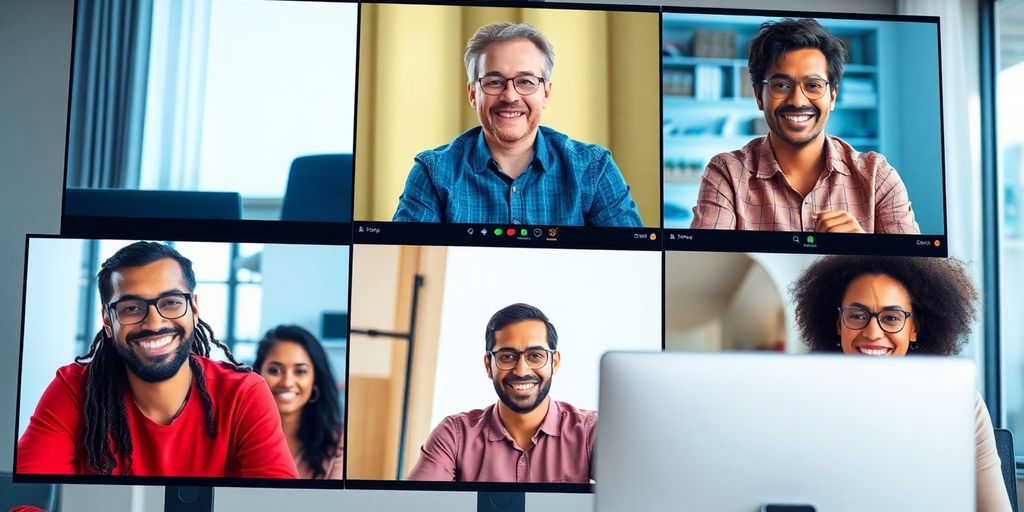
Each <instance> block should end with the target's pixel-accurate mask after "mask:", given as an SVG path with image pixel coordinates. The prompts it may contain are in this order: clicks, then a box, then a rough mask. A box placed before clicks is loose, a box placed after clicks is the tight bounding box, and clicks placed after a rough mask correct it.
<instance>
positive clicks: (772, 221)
mask: <svg viewBox="0 0 1024 512" xmlns="http://www.w3.org/2000/svg"><path fill="white" fill-rule="evenodd" d="M847 57H848V52H847V49H846V46H845V45H844V43H843V42H842V40H840V39H839V38H837V37H833V36H832V34H830V33H829V32H828V31H827V30H825V28H824V27H822V26H821V25H820V24H818V22H817V21H815V20H813V19H801V20H794V19H785V20H782V21H778V22H766V23H764V24H763V25H761V30H760V32H759V33H758V34H757V36H756V37H755V38H754V40H753V41H751V43H750V57H749V60H748V68H749V70H750V80H751V82H752V85H753V88H754V96H755V98H756V100H757V108H758V109H759V110H761V111H762V112H764V118H765V121H766V122H767V124H768V132H769V133H768V135H767V136H765V137H762V138H758V139H755V140H753V141H751V142H749V143H748V144H747V145H746V146H744V147H743V148H742V149H739V150H736V151H731V152H728V153H722V154H719V155H717V156H715V157H714V158H713V159H712V160H711V161H710V162H709V163H708V166H707V168H706V169H705V170H704V177H703V178H702V179H701V184H700V192H699V193H698V197H697V205H696V206H694V208H693V221H692V222H691V224H690V227H691V228H693V229H745V230H761V231H816V232H827V233H897V234H902V233H909V234H917V233H920V228H919V227H918V225H917V222H916V221H915V220H914V211H913V209H911V207H910V198H909V196H908V195H907V189H906V187H905V186H904V185H903V181H902V180H901V179H900V177H899V174H897V172H896V170H895V169H893V168H892V166H890V165H889V163H888V162H886V160H885V157H883V156H882V155H880V154H878V153H874V152H868V153H858V152H857V151H856V150H855V149H854V148H853V147H852V146H850V145H849V144H847V143H846V142H845V141H843V140H842V139H840V138H838V137H834V136H828V135H826V134H825V124H826V122H827V121H828V117H829V114H830V113H831V112H832V110H833V109H835V106H836V96H837V94H838V93H839V80H840V78H841V77H842V75H843V64H844V63H845V62H846V60H847Z"/></svg>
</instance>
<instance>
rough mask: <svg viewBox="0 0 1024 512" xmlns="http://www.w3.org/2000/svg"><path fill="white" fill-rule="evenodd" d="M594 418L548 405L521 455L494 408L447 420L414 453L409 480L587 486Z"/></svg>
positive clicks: (556, 404)
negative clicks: (579, 484) (537, 427)
mask: <svg viewBox="0 0 1024 512" xmlns="http://www.w3.org/2000/svg"><path fill="white" fill-rule="evenodd" d="M596 427H597V412H595V411H587V410H582V409H577V408H575V407H573V406H572V405H569V404H567V403H565V402H556V401H554V400H551V401H550V403H549V405H548V412H547V414H546V415H544V420H543V421H542V422H541V424H540V429H538V430H537V433H536V434H534V435H533V443H534V444H533V446H532V447H531V448H530V449H529V450H526V451H523V449H522V448H520V447H519V445H517V444H516V442H515V441H514V440H513V439H512V437H511V436H510V435H509V434H508V431H507V430H505V426H504V425H503V424H502V422H501V417H500V416H499V415H498V407H497V405H490V406H488V407H486V408H484V409H475V410H472V411H469V412H464V413H460V414H455V415H452V416H448V417H447V418H445V419H443V420H441V423H439V424H438V425H437V427H435V428H434V431H433V432H431V433H430V436H428V437H427V442H425V443H423V448H422V449H421V450H420V458H419V460H418V461H416V466H414V467H413V468H412V471H410V472H409V480H434V481H446V482H451V481H457V482H547V483H551V482H553V483H581V484H585V483H589V482H590V479H591V478H593V472H592V467H591V465H590V462H591V455H592V454H593V452H594V437H595V434H596V432H595V429H596Z"/></svg>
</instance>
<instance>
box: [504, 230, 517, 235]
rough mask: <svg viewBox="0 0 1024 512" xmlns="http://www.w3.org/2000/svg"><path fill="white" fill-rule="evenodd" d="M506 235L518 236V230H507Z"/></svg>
mask: <svg viewBox="0 0 1024 512" xmlns="http://www.w3.org/2000/svg"><path fill="white" fill-rule="evenodd" d="M505 234H506V235H508V236H516V230H515V229H514V228H508V229H506V230H505Z"/></svg>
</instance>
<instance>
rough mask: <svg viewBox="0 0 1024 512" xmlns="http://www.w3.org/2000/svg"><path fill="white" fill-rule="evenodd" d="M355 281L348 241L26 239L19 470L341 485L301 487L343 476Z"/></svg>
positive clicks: (67, 477) (26, 473)
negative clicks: (185, 453)
mask: <svg viewBox="0 0 1024 512" xmlns="http://www.w3.org/2000/svg"><path fill="white" fill-rule="evenodd" d="M296 261H302V262H303V264H302V265H295V262H296ZM348 270H349V247H348V246H334V245H292V244H256V243H210V242H187V241H177V242H141V241H134V240H92V239H72V238H50V237H31V238H30V239H29V241H28V257H27V262H26V274H25V299H24V309H23V324H22V326H23V339H22V361H21V376H20V382H19V384H20V385H19V390H20V391H19V409H18V419H17V421H18V426H17V433H18V447H17V451H16V454H15V457H16V461H15V473H16V474H17V476H18V477H32V476H37V477H38V476H42V475H46V478H47V479H48V480H53V479H59V480H61V481H67V482H97V483H98V482H103V483H113V482H115V481H121V480H123V478H128V479H132V482H146V481H149V482H152V481H153V480H152V478H157V477H159V478H161V479H164V478H181V479H185V478H190V479H217V480H216V482H217V483H216V485H232V482H244V480H247V479H268V481H267V482H265V483H267V485H271V486H284V487H297V486H307V485H313V486H323V485H334V486H335V487H340V482H336V483H334V484H325V483H321V484H316V483H311V482H309V481H308V480H306V479H316V480H335V481H337V480H340V479H341V477H342V470H343V464H344V450H343V444H342V440H343V434H344V425H343V419H344V414H343V412H344V404H345V400H344V390H345V378H346V376H345V366H346V355H347V344H348V333H347V317H348ZM56 311H60V318H61V321H59V322H55V321H54V317H53V315H54V313H55V312H56ZM339 323H340V324H341V325H343V326H345V327H341V328H339V327H338V324H339ZM170 395H174V396H173V397H171V396H170ZM304 414H305V416H303V415H304ZM118 418H122V419H120V420H119V419H118ZM302 418H316V419H317V421H316V422H314V421H312V420H311V419H306V420H303V419H302ZM304 421H305V422H306V423H305V430H303V429H301V428H296V429H293V428H289V425H292V426H293V427H301V426H303V425H304V423H303V422H304ZM211 422H212V423H211ZM97 429H99V430H97ZM103 429H108V431H107V432H106V435H104V432H101V430H103ZM310 432H320V434H321V435H319V436H317V435H311V434H310ZM91 436H92V437H91ZM95 436H99V437H95ZM293 437H295V439H293ZM94 439H105V440H114V442H109V441H108V442H107V444H109V446H108V449H109V453H105V452H104V450H103V447H102V445H103V443H100V444H96V443H94V442H93V441H91V440H94ZM120 439H127V440H130V443H128V442H124V443H123V444H120V445H119V444H118V443H119V441H117V440H120ZM331 439H333V441H330V440H331ZM118 446H121V447H122V448H124V449H125V450H124V451H123V452H122V451H119V448H118ZM181 446H191V447H193V448H192V449H195V450H202V451H203V453H204V456H203V457H199V458H194V457H193V458H184V459H183V458H182V457H180V453H178V452H176V451H174V450H177V449H179V448H180V447H181ZM289 446H299V447H301V448H300V449H299V450H298V451H297V453H298V455H296V456H295V457H293V455H292V454H293V452H292V451H291V450H290V449H289ZM109 477H117V478H115V479H113V480H111V479H109ZM297 478H298V479H297ZM140 479H141V480H140ZM299 479H303V480H299ZM160 481H166V480H160ZM261 485H262V484H261Z"/></svg>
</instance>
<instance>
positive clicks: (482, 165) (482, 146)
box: [469, 127, 555, 174]
mask: <svg viewBox="0 0 1024 512" xmlns="http://www.w3.org/2000/svg"><path fill="white" fill-rule="evenodd" d="M492 162H494V159H493V158H491V150H490V148H488V147H487V139H485V138H484V130H483V128H481V129H480V133H478V134H477V136H476V144H474V145H473V150H472V152H471V153H470V155H469V163H470V169H472V170H473V172H474V173H476V174H480V173H482V172H484V169H487V166H488V165H492V164H491V163H492ZM530 163H531V164H538V163H539V164H540V165H535V166H534V167H535V168H536V169H537V170H540V171H544V170H547V169H552V168H554V163H555V157H554V155H553V154H552V151H551V148H549V147H548V144H547V143H546V142H545V139H544V130H542V129H541V128H540V127H537V138H536V139H535V140H534V141H533V159H532V160H531V161H530ZM493 165H494V168H495V169H497V168H498V165H497V163H494V164H493Z"/></svg>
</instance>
